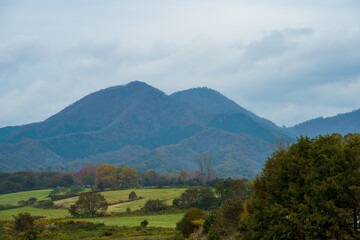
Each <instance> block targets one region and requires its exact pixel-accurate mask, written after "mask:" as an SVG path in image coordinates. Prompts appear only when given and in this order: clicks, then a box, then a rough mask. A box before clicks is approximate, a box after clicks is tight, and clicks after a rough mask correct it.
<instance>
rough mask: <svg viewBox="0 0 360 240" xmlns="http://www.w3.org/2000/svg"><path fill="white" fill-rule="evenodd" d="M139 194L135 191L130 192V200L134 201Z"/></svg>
mask: <svg viewBox="0 0 360 240" xmlns="http://www.w3.org/2000/svg"><path fill="white" fill-rule="evenodd" d="M137 197H138V196H137V195H136V193H135V192H134V191H132V192H131V193H130V194H129V200H131V201H134V200H135V199H136V198H137Z"/></svg>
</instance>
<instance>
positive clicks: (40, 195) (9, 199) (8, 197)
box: [0, 189, 52, 206]
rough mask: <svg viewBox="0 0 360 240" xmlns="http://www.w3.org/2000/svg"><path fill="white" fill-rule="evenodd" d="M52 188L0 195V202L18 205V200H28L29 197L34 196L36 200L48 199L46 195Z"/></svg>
mask: <svg viewBox="0 0 360 240" xmlns="http://www.w3.org/2000/svg"><path fill="white" fill-rule="evenodd" d="M51 191H52V189H42V190H34V191H26V192H17V193H9V194H1V195H0V204H9V205H12V206H14V205H18V201H20V200H28V199H29V198H32V197H34V198H36V199H37V200H45V199H50V198H48V197H47V196H48V195H49V194H50V192H51Z"/></svg>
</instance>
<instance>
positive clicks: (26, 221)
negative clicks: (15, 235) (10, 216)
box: [14, 212, 35, 232]
mask: <svg viewBox="0 0 360 240" xmlns="http://www.w3.org/2000/svg"><path fill="white" fill-rule="evenodd" d="M34 221H35V218H34V217H33V216H31V215H30V213H27V212H25V213H19V214H18V215H17V216H14V225H15V230H16V231H18V232H22V231H25V230H27V229H31V228H32V227H33V226H34Z"/></svg>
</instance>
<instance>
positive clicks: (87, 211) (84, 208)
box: [69, 192, 108, 217]
mask: <svg viewBox="0 0 360 240" xmlns="http://www.w3.org/2000/svg"><path fill="white" fill-rule="evenodd" d="M107 208H108V203H107V202H106V200H105V198H104V196H102V195H101V194H100V193H97V192H86V193H82V194H80V196H79V200H77V201H76V203H75V204H74V205H72V206H70V209H69V212H70V213H71V214H74V216H78V215H79V214H81V215H82V216H85V217H89V216H91V217H94V216H95V215H98V214H100V213H104V212H105V211H106V210H107Z"/></svg>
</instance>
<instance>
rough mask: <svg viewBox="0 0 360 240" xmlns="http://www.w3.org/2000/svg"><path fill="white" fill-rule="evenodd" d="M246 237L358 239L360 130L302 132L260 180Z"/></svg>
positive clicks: (243, 225) (246, 218)
mask: <svg viewBox="0 0 360 240" xmlns="http://www.w3.org/2000/svg"><path fill="white" fill-rule="evenodd" d="M254 188H255V195H254V196H253V198H252V199H251V201H250V202H249V203H248V204H247V205H246V206H245V211H244V214H243V216H242V219H241V221H240V229H241V231H242V232H243V233H244V234H245V238H246V239H353V238H357V237H359V236H360V234H359V230H360V229H359V225H358V221H359V207H360V206H359V199H360V135H359V134H348V135H346V136H345V137H342V136H341V135H340V134H333V135H331V136H329V135H326V136H319V137H317V138H314V139H310V138H307V137H301V138H299V139H298V142H297V143H296V144H293V145H292V146H291V147H290V148H289V149H282V150H280V151H277V152H275V153H274V154H273V155H272V156H271V157H270V158H269V159H268V160H267V162H266V165H265V168H264V170H263V173H262V174H261V175H260V176H258V177H257V179H256V180H255V182H254Z"/></svg>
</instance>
